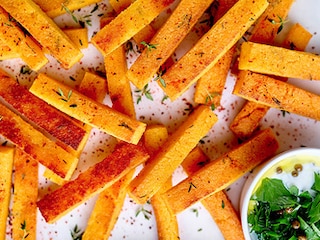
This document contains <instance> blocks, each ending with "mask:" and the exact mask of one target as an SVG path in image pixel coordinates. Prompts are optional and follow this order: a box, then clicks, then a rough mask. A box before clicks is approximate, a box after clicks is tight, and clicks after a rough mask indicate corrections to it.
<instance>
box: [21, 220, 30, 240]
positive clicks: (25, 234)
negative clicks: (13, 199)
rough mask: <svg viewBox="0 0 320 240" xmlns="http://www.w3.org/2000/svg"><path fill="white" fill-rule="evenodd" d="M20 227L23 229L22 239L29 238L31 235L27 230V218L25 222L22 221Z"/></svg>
mask: <svg viewBox="0 0 320 240" xmlns="http://www.w3.org/2000/svg"><path fill="white" fill-rule="evenodd" d="M20 226H21V227H20V229H21V230H22V231H23V236H22V238H21V239H22V240H24V239H27V237H28V236H29V233H28V230H27V223H26V220H24V221H23V223H20Z"/></svg>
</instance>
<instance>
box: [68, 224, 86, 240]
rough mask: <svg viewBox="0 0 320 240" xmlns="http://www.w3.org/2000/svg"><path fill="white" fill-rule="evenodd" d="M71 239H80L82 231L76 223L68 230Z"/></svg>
mask: <svg viewBox="0 0 320 240" xmlns="http://www.w3.org/2000/svg"><path fill="white" fill-rule="evenodd" d="M70 233H71V237H72V240H81V239H82V235H83V233H84V232H83V231H81V229H80V228H79V227H78V225H75V226H74V228H73V229H72V230H71V231H70Z"/></svg>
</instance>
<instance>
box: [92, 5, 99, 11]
mask: <svg viewBox="0 0 320 240" xmlns="http://www.w3.org/2000/svg"><path fill="white" fill-rule="evenodd" d="M98 9H99V5H98V4H96V5H95V6H94V8H93V9H92V10H91V12H90V13H94V12H95V11H97V10H98Z"/></svg>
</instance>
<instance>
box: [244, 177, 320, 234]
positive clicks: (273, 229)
mask: <svg viewBox="0 0 320 240" xmlns="http://www.w3.org/2000/svg"><path fill="white" fill-rule="evenodd" d="M314 177H315V182H314V184H313V186H312V187H311V189H312V191H303V192H301V191H299V189H298V188H297V187H296V186H290V187H288V188H287V187H286V186H285V185H284V183H283V182H282V180H279V179H273V178H265V179H263V180H262V183H261V185H260V186H259V188H258V189H257V191H256V192H255V194H254V195H253V196H252V198H251V199H252V200H254V201H256V203H255V205H254V207H253V211H252V212H250V213H249V216H248V223H249V225H250V227H251V231H252V232H255V233H256V234H257V236H258V239H289V240H294V239H308V240H310V239H311V240H315V239H320V174H319V173H314Z"/></svg>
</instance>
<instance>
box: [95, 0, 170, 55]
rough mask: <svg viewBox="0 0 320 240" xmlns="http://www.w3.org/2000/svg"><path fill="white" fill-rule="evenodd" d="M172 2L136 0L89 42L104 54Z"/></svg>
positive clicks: (142, 26) (140, 28)
mask: <svg viewBox="0 0 320 240" xmlns="http://www.w3.org/2000/svg"><path fill="white" fill-rule="evenodd" d="M172 2H173V0H160V1H147V0H137V1H135V2H133V3H132V4H131V5H130V6H129V7H128V8H126V9H125V10H123V11H122V12H121V13H119V15H118V16H117V17H116V18H115V19H114V20H113V21H111V22H110V23H109V24H108V25H106V26H105V27H103V28H102V29H101V30H100V31H99V32H98V33H97V34H96V35H95V36H94V37H93V38H92V40H91V42H92V43H93V44H94V45H95V46H96V47H97V48H98V49H99V50H100V51H101V53H102V54H103V55H105V56H106V55H108V54H109V53H111V52H112V51H113V50H115V49H116V48H117V47H119V46H120V45H121V44H123V43H125V42H126V41H127V40H129V39H130V38H131V37H133V36H134V35H135V34H137V33H138V32H139V31H140V30H142V29H143V28H144V27H145V26H146V25H148V24H149V23H150V22H151V21H152V20H153V19H154V18H156V17H157V16H158V15H159V14H160V13H161V12H162V11H163V10H164V9H165V8H166V7H168V6H169V5H170V4H171V3H172ZM128 19H129V20H128Z"/></svg>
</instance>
